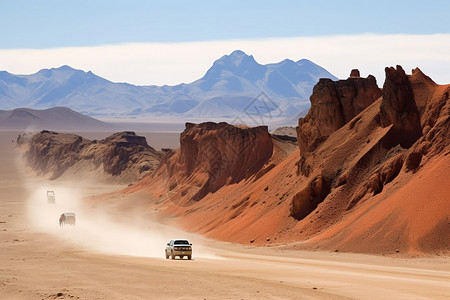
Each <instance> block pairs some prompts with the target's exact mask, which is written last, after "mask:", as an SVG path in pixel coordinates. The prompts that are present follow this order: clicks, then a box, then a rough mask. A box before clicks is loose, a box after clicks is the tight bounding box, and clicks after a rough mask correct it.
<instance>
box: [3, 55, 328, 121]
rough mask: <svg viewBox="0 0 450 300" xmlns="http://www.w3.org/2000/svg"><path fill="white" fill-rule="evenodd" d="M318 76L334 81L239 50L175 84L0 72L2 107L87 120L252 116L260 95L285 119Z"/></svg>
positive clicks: (66, 71)
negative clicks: (57, 110) (55, 111)
mask: <svg viewBox="0 0 450 300" xmlns="http://www.w3.org/2000/svg"><path fill="white" fill-rule="evenodd" d="M322 77H325V78H331V79H336V77H334V76H333V75H332V74H330V73H329V72H328V71H326V70H325V69H323V68H321V67H319V66H318V65H316V64H314V63H312V62H310V61H308V60H305V59H303V60H300V61H298V62H294V61H291V60H284V61H282V62H280V63H275V64H268V65H261V64H259V63H257V62H256V61H255V59H254V58H253V56H249V55H247V54H245V53H244V52H242V51H238V50H237V51H234V52H232V53H231V54H230V55H225V56H223V57H221V58H220V59H218V60H217V61H215V62H214V64H213V65H212V67H211V68H210V69H209V70H208V71H207V72H206V74H205V75H204V76H203V77H202V78H201V79H198V80H196V81H194V82H192V83H189V84H179V85H176V86H161V87H160V86H134V85H131V84H126V83H113V82H110V81H108V80H106V79H103V78H101V77H99V76H97V75H95V74H93V73H92V72H84V71H80V70H75V69H72V68H70V67H68V66H62V67H60V68H56V69H45V70H41V71H39V72H37V73H36V74H32V75H13V74H10V73H8V72H5V71H3V72H0V109H13V108H17V107H28V108H34V109H46V108H50V107H54V106H66V107H69V108H71V109H74V110H76V111H78V112H80V113H83V114H87V115H90V116H133V117H140V116H161V115H164V116H175V117H176V116H180V117H230V116H233V117H236V116H240V117H245V116H247V117H251V115H254V114H255V112H251V111H249V110H248V109H247V110H246V108H247V107H250V106H252V104H253V101H254V100H255V99H259V100H260V98H261V95H262V96H263V97H265V98H266V99H268V100H263V101H264V102H265V104H266V105H265V106H266V107H268V106H267V103H269V104H270V108H269V109H266V112H265V114H266V115H269V114H270V113H272V112H274V111H276V110H278V112H281V113H279V115H280V117H285V118H286V117H290V116H294V115H298V114H299V113H300V112H301V111H303V110H305V109H307V108H308V107H309V102H308V97H309V96H310V95H311V93H312V88H313V86H314V85H315V84H316V83H317V81H318V80H319V78H322ZM259 114H261V113H259ZM266 117H267V116H266ZM270 118H272V115H270ZM253 125H254V124H253Z"/></svg>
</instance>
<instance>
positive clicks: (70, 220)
mask: <svg viewBox="0 0 450 300" xmlns="http://www.w3.org/2000/svg"><path fill="white" fill-rule="evenodd" d="M75 221H76V218H75V214H74V213H63V214H61V216H60V217H59V226H64V225H66V224H69V225H75Z"/></svg>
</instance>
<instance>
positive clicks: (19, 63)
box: [0, 0, 450, 85]
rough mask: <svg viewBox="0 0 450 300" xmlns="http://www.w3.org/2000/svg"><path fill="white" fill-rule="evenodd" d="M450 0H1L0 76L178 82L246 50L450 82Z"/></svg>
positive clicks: (264, 59)
mask: <svg viewBox="0 0 450 300" xmlns="http://www.w3.org/2000/svg"><path fill="white" fill-rule="evenodd" d="M449 16H450V1H449V0H428V1H423V0H422V1H416V0H409V1H405V0H397V1H394V0H390V1H385V0H381V1H364V0H341V1H329V0H321V1H302V0H300V1H287V0H278V1H264V0H263V1H254V0H250V1H242V0H241V1H236V0H228V1H195V0H191V1H180V0H177V1H143V0H141V1H138V0H127V1H117V0H109V1H106V0H76V1H74V0H64V1H63V0H39V1H35V0H28V1H25V0H14V1H1V3H0V33H1V35H0V36H1V38H0V70H6V71H8V72H11V73H15V74H31V73H34V72H37V71H39V70H40V69H42V68H52V67H59V66H61V65H70V66H71V67H74V68H77V69H82V70H85V71H89V70H90V71H93V72H94V73H96V74H97V75H99V76H102V77H105V78H107V79H109V80H111V81H115V82H129V83H134V84H140V85H149V84H157V85H163V84H170V85H173V84H178V83H181V82H190V81H193V80H195V79H198V78H200V77H201V76H203V75H204V73H205V72H206V71H207V69H208V68H209V67H210V66H211V65H212V63H213V62H214V60H216V59H218V58H220V57H221V56H222V55H225V54H229V53H231V52H232V51H233V50H236V49H239V50H243V51H245V52H246V53H247V54H251V55H254V57H255V59H256V60H257V61H258V62H259V63H274V62H279V61H281V60H283V59H285V58H288V59H292V60H295V61H297V60H300V59H302V58H307V59H310V60H312V61H313V62H315V63H317V64H319V65H321V66H322V67H324V68H326V69H327V70H329V71H330V72H332V73H333V74H334V75H336V76H338V77H340V78H346V77H347V76H348V74H349V71H350V70H351V69H352V68H359V69H360V70H361V74H362V75H363V76H367V75H368V74H373V75H375V76H376V77H377V78H378V81H379V85H382V82H383V81H384V67H386V66H391V65H396V64H401V65H402V66H403V67H404V68H405V70H411V68H414V67H417V66H418V67H420V68H421V69H422V70H423V71H424V72H425V73H426V74H428V75H429V76H431V77H432V78H433V79H435V80H436V81H437V82H438V83H450V74H449V73H450V72H449V71H448V70H450V17H449Z"/></svg>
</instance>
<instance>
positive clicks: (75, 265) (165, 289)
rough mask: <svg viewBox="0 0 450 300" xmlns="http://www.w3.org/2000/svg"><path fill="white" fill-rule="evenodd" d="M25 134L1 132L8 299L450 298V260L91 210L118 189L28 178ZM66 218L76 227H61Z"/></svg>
mask: <svg viewBox="0 0 450 300" xmlns="http://www.w3.org/2000/svg"><path fill="white" fill-rule="evenodd" d="M17 135H18V133H14V132H13V133H11V132H0V195H1V196H0V197H1V198H0V299H450V284H449V282H450V261H449V258H448V257H434V258H414V259H405V258H392V257H383V256H370V255H359V254H348V253H334V252H308V251H291V250H289V251H288V250H280V249H277V248H268V247H267V248H264V247H259V248H256V247H247V246H242V245H234V244H227V243H220V242H217V241H212V240H207V239H205V238H202V237H200V236H196V235H192V234H187V233H184V232H181V231H180V230H177V229H173V228H170V227H167V226H164V225H162V224H158V223H156V222H155V221H154V220H152V217H151V215H150V216H149V214H148V213H147V214H143V213H142V212H139V211H137V212H136V211H135V212H128V213H127V214H129V215H126V216H124V215H122V214H118V213H111V212H109V213H101V212H98V211H96V210H95V209H86V208H83V206H82V205H80V199H82V198H83V197H84V196H88V195H96V194H101V193H104V192H108V191H112V190H116V189H118V188H120V186H112V185H109V186H106V185H99V184H95V183H92V182H85V181H83V179H82V178H81V179H80V180H78V181H76V182H47V181H44V180H42V179H38V178H33V177H29V176H26V175H25V174H26V172H25V170H24V168H23V166H21V164H20V163H19V160H18V156H17V154H18V153H17V150H14V149H13V148H12V147H13V145H14V144H13V143H12V142H11V141H12V139H15V138H16V137H17ZM48 189H52V190H54V191H55V193H56V203H55V204H49V203H47V201H46V198H45V191H46V190H48ZM144 200H145V199H144ZM136 201H142V199H137V200H136ZM67 211H72V212H75V213H76V214H77V225H76V226H64V227H59V226H58V217H59V214H60V213H61V212H67ZM139 216H145V217H139ZM124 220H128V221H124ZM177 237H188V238H189V239H190V241H191V242H192V243H193V248H194V253H193V260H191V261H188V260H166V259H165V258H164V256H163V253H164V252H163V251H164V246H165V243H166V242H168V240H170V239H171V238H177Z"/></svg>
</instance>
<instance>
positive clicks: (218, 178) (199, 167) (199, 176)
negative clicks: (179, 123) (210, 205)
mask: <svg viewBox="0 0 450 300" xmlns="http://www.w3.org/2000/svg"><path fill="white" fill-rule="evenodd" d="M272 151H273V143H272V139H271V137H270V135H269V133H268V131H267V126H259V127H254V128H243V127H238V126H233V125H229V124H227V123H223V122H222V123H218V124H217V123H213V122H207V123H202V124H192V123H186V129H185V130H184V131H183V133H182V134H181V136H180V149H178V150H177V151H176V153H171V154H169V156H168V158H166V159H164V161H163V164H162V167H161V169H162V170H163V171H160V173H161V172H168V174H167V175H168V176H169V177H173V178H176V180H177V184H178V183H188V184H189V185H190V186H197V187H199V190H198V191H197V192H196V194H195V196H194V197H193V200H200V199H201V198H203V197H204V196H205V195H206V194H208V193H214V192H215V191H217V190H218V189H220V188H221V187H223V186H224V185H227V184H232V183H236V182H239V181H241V180H243V179H247V178H249V177H250V176H252V175H254V174H255V173H256V172H258V171H259V170H261V168H262V167H263V166H264V164H266V163H267V161H268V160H269V158H270V157H271V156H272Z"/></svg>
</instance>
